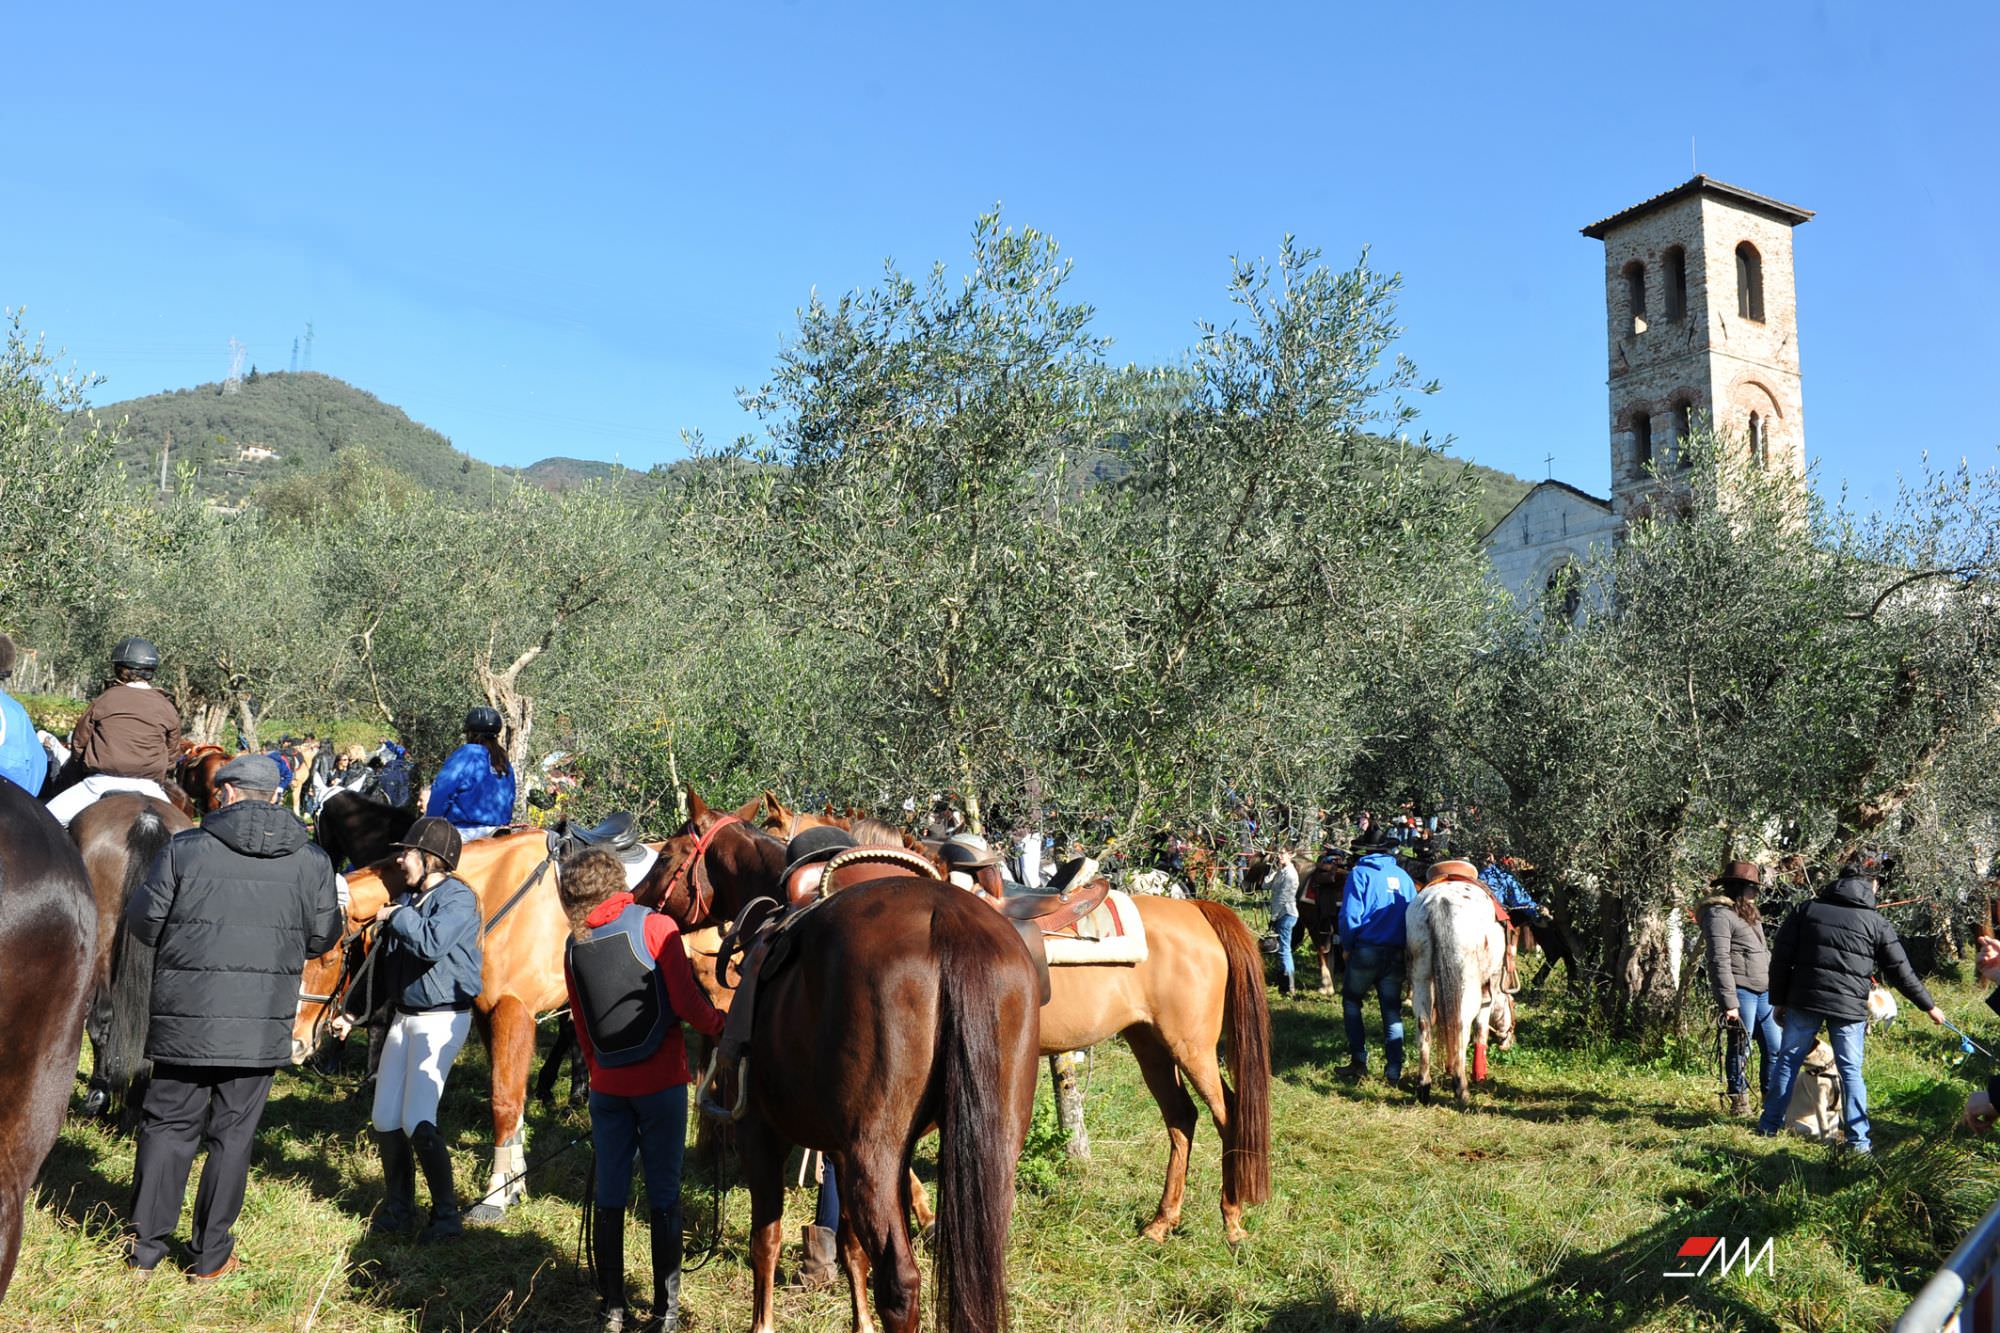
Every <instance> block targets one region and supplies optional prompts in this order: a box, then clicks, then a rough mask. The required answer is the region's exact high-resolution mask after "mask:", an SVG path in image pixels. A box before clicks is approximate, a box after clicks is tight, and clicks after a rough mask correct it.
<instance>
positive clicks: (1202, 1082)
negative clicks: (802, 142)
mask: <svg viewBox="0 0 2000 1333" xmlns="http://www.w3.org/2000/svg"><path fill="white" fill-rule="evenodd" d="M1172 1050H1173V1053H1174V1061H1175V1063H1176V1064H1178V1065H1179V1066H1180V1071H1181V1073H1182V1074H1183V1075H1184V1076H1185V1077H1186V1078H1187V1081H1188V1082H1189V1083H1190V1084H1192V1085H1193V1086H1194V1091H1195V1095H1196V1096H1197V1097H1200V1098H1201V1100H1202V1103H1203V1104H1204V1105H1205V1106H1207V1107H1208V1114H1209V1117H1210V1118H1211V1119H1212V1120H1214V1121H1215V1132H1216V1136H1217V1137H1219V1138H1220V1139H1221V1140H1222V1156H1223V1160H1224V1161H1225V1162H1226V1161H1228V1159H1229V1157H1230V1154H1232V1153H1234V1152H1236V1151H1237V1150H1238V1149H1237V1145H1236V1128H1235V1126H1234V1125H1233V1124H1231V1123H1230V1119H1229V1108H1230V1092H1229V1089H1228V1088H1227V1087H1226V1086H1225V1085H1224V1083H1223V1081H1222V1070H1221V1068H1220V1067H1219V1066H1218V1065H1217V1064H1216V1062H1215V1046H1214V1043H1212V1042H1211V1043H1208V1044H1205V1045H1204V1044H1202V1043H1200V1042H1194V1043H1189V1042H1181V1043H1178V1044H1176V1045H1175V1046H1174V1047H1173V1048H1172ZM1150 1082H1151V1080H1148V1083H1149V1084H1150ZM1176 1086H1178V1080H1177V1081H1176ZM1155 1095H1156V1096H1157V1095H1158V1094H1157V1092H1156V1093H1155ZM1182 1100H1183V1101H1185V1100H1186V1094H1185V1093H1183V1094H1182ZM1190 1127H1192V1125H1190ZM1181 1175H1182V1179H1183V1180H1185V1179H1186V1176H1187V1161H1186V1159H1185V1158H1183V1159H1182V1162H1181ZM1234 1181H1235V1176H1234V1175H1233V1174H1232V1173H1231V1172H1229V1171H1227V1170H1225V1171H1223V1173H1222V1230H1223V1234H1224V1236H1225V1237H1226V1238H1227V1239H1228V1241H1229V1243H1230V1244H1231V1245H1241V1244H1242V1243H1243V1242H1244V1241H1245V1240H1246V1239H1248V1238H1249V1235H1250V1233H1249V1232H1247V1231H1245V1230H1244V1229H1243V1200H1241V1199H1239V1198H1237V1197H1236V1189H1235V1185H1234Z"/></svg>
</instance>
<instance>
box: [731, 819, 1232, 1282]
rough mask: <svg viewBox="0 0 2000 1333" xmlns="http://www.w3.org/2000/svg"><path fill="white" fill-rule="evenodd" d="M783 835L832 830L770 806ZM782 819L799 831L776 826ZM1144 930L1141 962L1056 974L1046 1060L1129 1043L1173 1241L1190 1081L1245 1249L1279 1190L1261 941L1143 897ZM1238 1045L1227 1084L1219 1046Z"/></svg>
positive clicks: (1217, 914)
mask: <svg viewBox="0 0 2000 1333" xmlns="http://www.w3.org/2000/svg"><path fill="white" fill-rule="evenodd" d="M765 800H766V804H767V806H769V807H770V811H771V813H770V815H769V817H768V819H767V822H768V823H771V824H772V825H773V826H774V828H775V831H777V832H779V833H781V834H782V835H783V836H786V837H789V836H791V834H792V833H793V832H795V831H796V828H798V827H805V826H807V821H808V820H809V821H810V822H812V823H826V822H829V821H828V820H827V819H825V817H823V816H797V815H794V813H793V812H791V811H788V810H785V809H784V807H783V806H781V805H779V804H778V803H777V801H776V799H775V798H773V797H770V796H768V795H767V796H766V798H765ZM784 817H791V818H793V819H796V820H798V821H799V822H798V823H797V824H796V825H790V826H785V827H776V825H777V824H778V822H779V821H780V820H781V819H782V818H784ZM1132 901H1133V904H1134V905H1135V906H1136V907H1137V908H1138V910H1139V916H1140V918H1141V919H1142V920H1143V921H1144V922H1145V927H1146V945H1147V950H1148V956H1147V958H1146V961H1145V962H1143V963H1136V964H1134V963H1115V964H1108V965H1105V966H1101V967H1090V966H1082V967H1075V966H1066V967H1052V968H1050V969H1049V985H1050V998H1049V1002H1048V1004H1047V1005H1045V1006H1044V1007H1043V1009H1042V1024H1041V1031H1042V1039H1041V1052H1042V1054H1043V1055H1057V1054H1060V1053H1062V1052H1064V1051H1079V1050H1083V1049H1084V1048H1086V1047H1089V1046H1095V1045H1097V1043H1099V1042H1101V1041H1108V1040H1110V1039H1111V1038H1112V1037H1118V1036H1122V1037H1124V1038H1125V1042H1126V1044H1127V1045H1128V1046H1130V1047H1131V1048H1132V1054H1133V1055H1135V1056H1137V1057H1138V1060H1139V1069H1140V1072H1141V1073H1142V1074H1143V1075H1144V1076H1145V1079H1146V1087H1147V1089H1148V1090H1149V1091H1151V1092H1152V1094H1153V1099H1154V1100H1155V1101H1156V1102H1158V1103H1159V1107H1160V1114H1161V1116H1162V1117H1163V1118H1164V1119H1165V1121H1166V1125H1167V1178H1166V1183H1165V1185H1164V1187H1163V1188H1162V1190H1161V1192H1160V1206H1159V1208H1158V1210H1157V1211H1156V1212H1155V1213H1154V1215H1153V1219H1152V1220H1151V1221H1150V1222H1148V1223H1146V1225H1145V1227H1144V1228H1143V1229H1142V1233H1141V1234H1143V1235H1144V1236H1145V1237H1146V1238H1147V1239H1148V1240H1156V1241H1158V1240H1165V1239H1166V1238H1167V1235H1168V1234H1169V1233H1170V1232H1172V1231H1173V1230H1174V1228H1175V1227H1177V1226H1179V1225H1180V1219H1181V1204H1182V1200H1183V1198H1184V1197H1185V1195H1186V1193H1187V1169H1188V1154H1189V1151H1190V1149H1191V1147H1192V1145H1193V1142H1194V1130H1195V1125H1196V1123H1197V1121H1198V1118H1199V1117H1198V1115H1197V1113H1196V1111H1195V1106H1194V1102H1193V1101H1192V1100H1190V1099H1189V1097H1188V1094H1187V1092H1186V1090H1185V1089H1184V1088H1183V1087H1182V1085H1181V1080H1182V1079H1183V1078H1185V1079H1186V1080H1187V1083H1188V1085H1189V1086H1191V1087H1193V1089H1194V1091H1195V1095H1196V1096H1198V1097H1200V1098H1201V1100H1202V1103H1203V1105H1205V1106H1207V1108H1208V1112H1209V1115H1210V1116H1211V1117H1212V1118H1213V1119H1214V1121H1215V1128H1216V1132H1217V1133H1218V1134H1219V1135H1220V1136H1221V1138H1222V1224H1223V1229H1224V1231H1225V1233H1226V1234H1227V1236H1228V1238H1229V1242H1230V1244H1232V1245H1234V1244H1237V1243H1239V1242H1241V1241H1242V1240H1243V1238H1244V1236H1245V1235H1246V1234H1248V1233H1246V1232H1245V1231H1244V1229H1243V1210H1244V1208H1245V1207H1248V1206H1251V1205H1255V1204H1260V1203H1263V1202H1264V1201H1265V1200H1267V1199H1268V1198H1269V1197H1270V1192H1271V1048H1270V1043H1271V1019H1270V1014H1269V1011H1268V1010H1267V1008H1266V1005H1265V1000H1264V961H1263V957H1262V955H1260V954H1259V953H1258V951H1257V939H1256V937H1255V936H1254V935H1252V934H1251V933H1250V930H1249V927H1247V926H1245V925H1244V924H1243V922H1242V921H1241V920H1239V919H1238V918H1237V916H1236V913H1234V912H1232V911H1230V910H1229V908H1228V907H1226V906H1224V905H1223V904H1221V903H1218V902H1211V901H1209V900H1207V899H1193V900H1187V899H1173V898H1155V897H1135V898H1133V900H1132ZM1225 1030H1226V1033H1227V1037H1228V1051H1229V1082H1228V1084H1226V1085H1225V1084H1224V1082H1223V1079H1222V1072H1221V1069H1220V1067H1219V1065H1218V1062H1217V1059H1216V1047H1217V1045H1218V1043H1219V1042H1220V1041H1221V1040H1222V1038H1223V1037H1224V1034H1225Z"/></svg>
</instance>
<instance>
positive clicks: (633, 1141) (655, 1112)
mask: <svg viewBox="0 0 2000 1333" xmlns="http://www.w3.org/2000/svg"><path fill="white" fill-rule="evenodd" d="M687 1114H688V1090H687V1085H686V1084H685V1083H676V1084H675V1085H674V1086H673V1087H670V1088H667V1089H665V1090H664V1091H662V1092H651V1093H647V1094H646V1095H645V1096H644V1097H613V1096H611V1095H609V1094H607V1093H602V1092H599V1091H598V1090H597V1089H595V1088H592V1089H591V1090H590V1144H591V1147H593V1148H594V1149H596V1151H597V1206H598V1207H599V1208H623V1207H624V1206H625V1198H626V1195H628V1194H629V1193H631V1190H632V1154H633V1152H634V1151H635V1150H636V1151H637V1152H638V1154H639V1157H640V1159H641V1160H642V1161H644V1162H645V1164H646V1202H647V1204H648V1205H649V1206H651V1207H652V1208H653V1209H654V1210H656V1211H666V1212H674V1211H678V1210H679V1208H680V1206H681V1154H682V1152H683V1151H684V1149H685V1147H686V1143H687Z"/></svg>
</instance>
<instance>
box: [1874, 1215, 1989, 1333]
mask: <svg viewBox="0 0 2000 1333" xmlns="http://www.w3.org/2000/svg"><path fill="white" fill-rule="evenodd" d="M1995 1259H2000V1203H1996V1204H1994V1205H1993V1207H1992V1208H1990V1209H1988V1210H1987V1213H1986V1216H1984V1217H1982V1218H1980V1219H1979V1225H1978V1226H1976V1227H1974V1228H1973V1229H1972V1234H1971V1235H1969V1236H1967V1237H1966V1238H1965V1239H1964V1240H1962V1241H1960V1242H1959V1244H1958V1248H1957V1249H1955V1250H1953V1251H1952V1252H1951V1258H1949V1259H1947V1260H1945V1261H1944V1267H1943V1268H1940V1269H1938V1271H1937V1272H1936V1273H1933V1274H1932V1275H1931V1280H1930V1281H1928V1282H1926V1283H1924V1285H1923V1289H1922V1290H1921V1291H1919V1292H1918V1293H1917V1295H1916V1299H1915V1300H1912V1301H1911V1302H1910V1305H1909V1308H1908V1309H1906V1310H1904V1311H1903V1317H1902V1318H1900V1319H1898V1320H1897V1321H1896V1328H1895V1333H1995V1324H1994V1317H1993V1316H1994V1276H1995V1274H1994V1271H1993V1267H1994V1261H1995Z"/></svg>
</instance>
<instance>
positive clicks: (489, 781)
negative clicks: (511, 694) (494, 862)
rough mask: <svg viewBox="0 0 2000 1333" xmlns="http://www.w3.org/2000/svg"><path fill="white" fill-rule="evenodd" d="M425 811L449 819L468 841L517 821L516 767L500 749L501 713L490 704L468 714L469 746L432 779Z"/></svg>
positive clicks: (459, 750)
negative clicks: (515, 798) (515, 802)
mask: <svg viewBox="0 0 2000 1333" xmlns="http://www.w3.org/2000/svg"><path fill="white" fill-rule="evenodd" d="M424 813H425V814H427V815H436V816H437V817H439V818H440V819H448V820H450V821H451V826H452V827H453V828H455V829H457V830H458V834H459V836H460V837H461V838H464V839H465V840H467V841H468V842H469V841H471V840H472V839H474V838H490V837H492V836H493V834H494V833H496V832H498V831H499V830H501V829H503V828H506V827H507V826H508V825H509V824H511V823H512V822H513V819H514V766H513V765H512V764H509V763H508V762H507V752H506V751H505V750H503V749H501V748H500V711H499V710H498V709H496V708H488V707H486V706H485V705H484V704H482V705H480V706H479V707H478V708H475V709H473V710H472V711H471V712H469V713H467V714H466V715H465V744H463V745H461V746H459V747H458V748H457V749H456V750H453V751H452V752H451V758H449V759H447V760H445V761H444V767H443V768H440V769H439V770H438V773H437V777H435V778H433V779H432V780H431V796H430V800H429V801H428V802H426V803H425V805H424Z"/></svg>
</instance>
